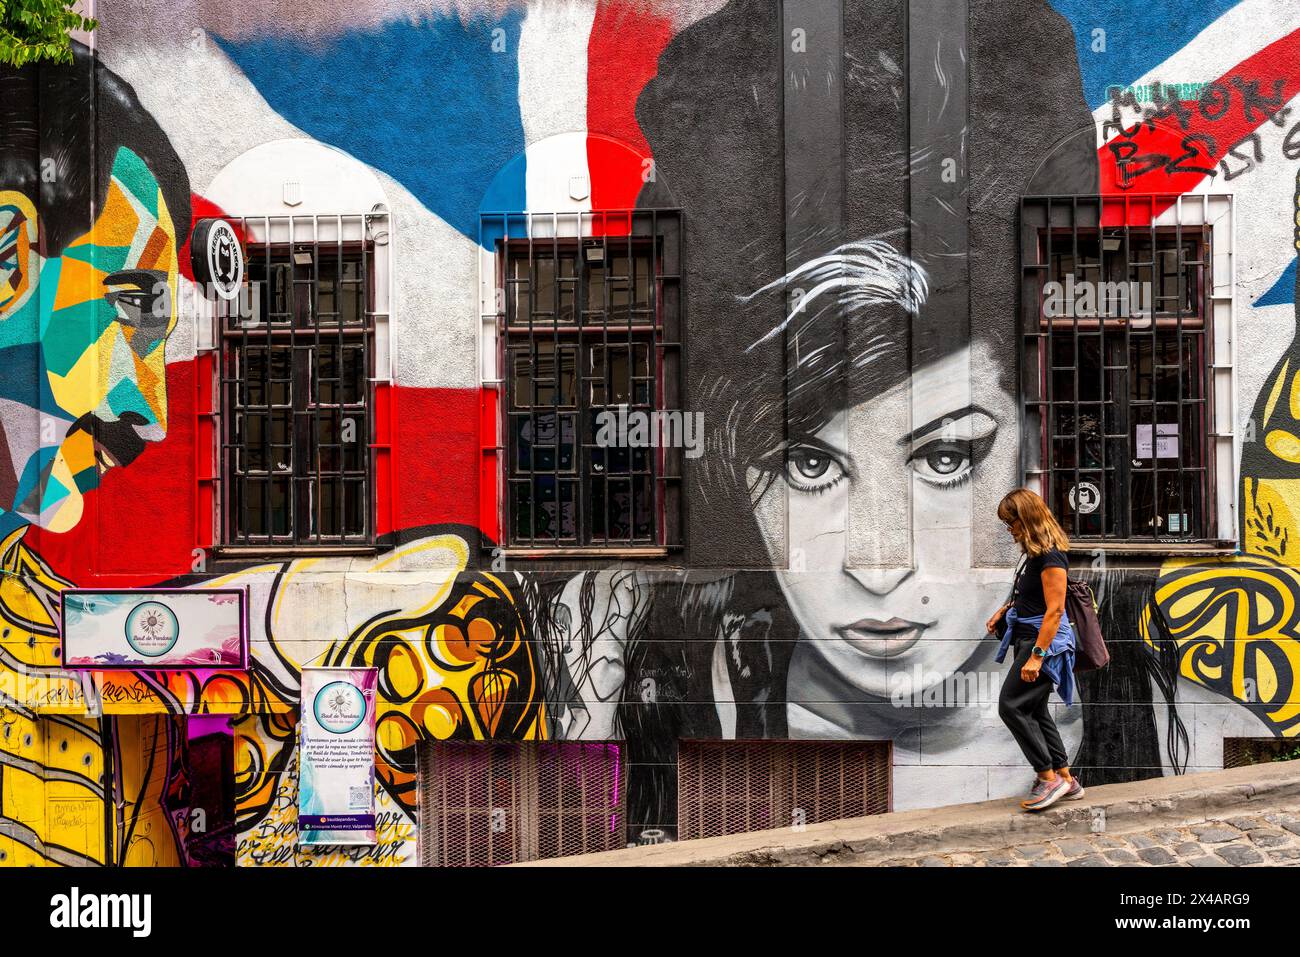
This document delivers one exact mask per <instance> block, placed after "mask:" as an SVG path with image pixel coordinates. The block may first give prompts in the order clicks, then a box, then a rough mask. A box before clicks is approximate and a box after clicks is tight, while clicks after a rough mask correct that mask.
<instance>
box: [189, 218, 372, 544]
mask: <svg viewBox="0 0 1300 957" xmlns="http://www.w3.org/2000/svg"><path fill="white" fill-rule="evenodd" d="M298 218H301V217H269V218H268V217H251V218H248V219H246V220H244V221H242V222H241V226H244V229H243V230H242V232H243V234H244V235H248V232H249V230H248V228H247V225H245V224H247V223H250V222H251V223H257V222H258V221H259V220H261V221H263V222H265V221H266V220H267V219H269V220H270V221H271V222H270V224H269V225H267V226H266V228H265V229H264V232H265V233H266V234H268V235H266V236H265V237H264V241H247V242H246V243H245V251H246V253H245V255H246V263H247V266H246V269H245V284H244V292H243V293H242V296H241V298H243V300H244V301H245V302H251V303H257V304H258V305H257V306H256V308H257V309H258V310H259V311H260V308H261V306H260V294H258V293H257V292H256V291H255V290H254V289H253V283H254V281H255V280H254V278H253V276H254V273H255V267H256V266H257V265H259V257H264V258H261V259H260V264H261V265H262V266H264V268H265V269H266V270H267V271H268V273H269V271H270V270H271V269H273V268H277V267H281V266H290V275H291V278H290V281H289V289H290V290H291V295H290V297H289V298H288V300H287V302H286V310H287V313H288V316H289V319H288V321H287V322H273V321H271V319H270V317H269V316H260V317H259V321H258V322H257V323H255V324H250V323H244V322H241V321H240V319H239V317H238V316H237V315H234V314H232V312H231V310H230V309H229V308H227V309H222V310H219V315H218V317H217V318H216V327H215V338H216V347H217V349H216V351H217V364H216V368H217V382H216V383H215V385H216V392H215V396H214V398H215V400H216V404H217V406H218V409H219V412H218V417H219V418H220V420H221V421H220V423H219V425H218V427H217V429H216V430H215V435H216V438H217V443H218V447H217V450H216V452H217V461H218V464H219V473H218V475H219V482H220V485H221V491H220V494H219V496H218V502H219V506H218V509H217V510H216V511H217V515H216V522H215V530H214V531H215V543H214V546H213V547H214V550H215V551H217V552H218V554H228V555H240V554H254V555H280V554H315V555H319V554H372V553H374V552H376V551H378V549H379V545H378V535H377V533H376V528H377V523H378V510H377V502H378V482H379V470H378V468H377V463H376V451H377V449H378V448H379V446H378V444H377V443H376V428H377V422H376V407H377V389H376V384H377V382H378V378H377V371H378V364H379V361H380V355H379V353H380V343H379V341H378V332H379V329H380V326H381V323H382V321H383V320H384V319H386V314H381V312H380V311H379V310H378V308H377V305H378V300H379V294H380V291H379V290H378V278H379V267H378V260H379V258H380V255H379V249H380V248H381V247H382V246H383V245H385V244H383V243H378V242H376V240H375V238H374V237H372V236H369V235H367V236H364V237H362V238H356V237H350V238H344V232H345V231H351V230H350V229H349V227H348V226H347V224H346V220H350V219H355V220H359V221H362V222H364V223H365V227H366V229H367V231H368V230H369V226H370V223H369V220H370V219H371V218H386V216H382V214H372V215H371V216H368V217H363V216H360V215H347V216H344V215H340V216H319V217H312V218H311V220H312V222H313V230H312V234H311V236H310V237H309V238H300V237H299V236H295V235H292V234H293V233H294V232H295V230H293V229H290V235H289V236H288V237H287V238H286V237H279V236H275V235H273V234H274V233H275V232H276V230H275V226H276V225H277V221H283V220H295V219H298ZM322 220H325V221H328V220H333V221H334V222H335V225H336V227H337V228H336V230H335V236H334V238H332V239H331V238H322V236H321V232H322V229H321V223H320V221H322ZM308 250H310V251H311V252H312V265H311V275H310V276H309V277H307V278H298V277H296V276H293V272H294V271H296V266H297V264H294V263H293V256H294V254H295V253H300V252H305V251H308ZM326 260H330V261H331V262H332V263H333V264H335V265H336V269H337V270H338V272H336V275H335V278H334V279H333V282H332V283H331V285H332V293H331V294H332V295H333V296H334V297H335V302H334V307H335V308H334V310H333V311H332V312H331V314H330V315H331V316H332V317H333V318H332V319H325V320H322V319H321V318H320V312H319V304H320V299H321V295H322V287H321V283H322V277H321V269H322V264H323V263H324V262H325V261H326ZM348 262H355V263H359V265H360V267H361V268H360V270H359V277H358V278H357V279H353V280H345V279H343V278H342V268H343V265H344V264H345V263H348ZM345 283H348V284H359V286H360V289H359V290H358V292H357V296H358V297H359V298H358V300H357V306H358V310H357V317H358V321H356V322H344V321H343V318H342V316H343V310H342V297H343V292H342V290H343V287H344V284H345ZM303 285H309V288H310V296H311V301H310V303H309V304H308V305H307V308H306V315H307V316H309V317H311V321H309V322H306V323H301V324H300V322H299V319H300V317H301V315H302V311H300V310H299V308H298V305H297V303H296V301H295V300H294V298H293V297H294V296H295V295H296V290H297V289H298V287H300V286H303ZM271 295H272V292H271V291H268V293H267V297H268V305H269V304H270V303H269V297H270V296H271ZM235 302H236V303H238V302H240V300H235ZM250 333H251V334H250ZM303 340H305V342H304V341H303ZM284 343H287V344H288V346H289V348H290V349H292V350H293V352H292V354H291V363H290V369H289V378H288V381H289V385H290V399H289V406H288V408H289V410H290V415H291V416H292V417H293V420H294V421H293V425H292V427H291V429H290V436H289V441H290V445H291V446H292V447H293V450H294V451H297V450H298V448H300V447H302V445H303V440H306V442H307V444H308V447H311V446H313V445H314V443H315V441H316V439H315V431H316V430H318V429H319V428H320V423H321V422H325V421H328V420H329V418H330V417H331V416H332V415H333V414H334V410H338V412H339V414H342V413H343V412H344V411H347V410H355V411H356V412H357V413H358V414H357V415H356V418H357V420H358V421H359V429H358V431H359V432H360V435H359V437H358V439H357V445H358V447H359V450H360V456H361V466H360V467H359V468H352V469H349V468H348V467H347V465H346V463H345V461H344V459H343V452H342V446H341V445H340V459H339V466H340V468H339V469H338V470H337V471H336V472H330V473H329V474H330V475H337V476H338V481H340V482H341V483H343V485H344V486H346V484H348V483H349V482H356V483H359V484H360V485H361V492H360V505H361V517H362V520H363V528H362V531H361V532H360V533H356V534H348V533H346V532H339V533H338V534H334V535H326V534H325V533H324V532H323V531H322V530H321V528H320V527H319V526H318V527H317V528H316V529H315V530H314V531H312V530H308V531H306V532H304V533H302V534H300V533H299V532H298V529H297V528H296V527H295V524H296V522H297V521H298V519H299V518H303V515H302V512H303V509H307V508H308V503H311V502H314V501H315V499H314V497H313V495H314V493H315V491H316V490H317V487H318V486H319V484H320V482H321V476H322V475H323V474H325V473H323V472H320V471H317V472H316V473H314V474H313V473H312V472H309V471H302V472H300V470H299V463H298V460H297V458H296V457H295V458H294V460H293V461H291V463H290V468H289V471H288V472H286V473H284V474H286V475H287V477H288V481H289V483H290V496H289V520H288V521H289V530H288V533H287V534H286V535H275V534H274V533H271V534H268V535H265V536H262V535H251V534H248V533H240V532H238V531H237V528H236V523H237V516H236V509H237V508H238V507H239V505H238V504H237V499H236V496H237V486H238V483H239V482H240V481H241V479H243V478H244V477H245V476H247V475H254V476H260V475H265V476H267V477H268V479H269V477H270V476H272V475H274V474H275V472H274V470H266V471H261V470H245V469H243V468H241V467H238V466H239V465H240V458H241V452H243V451H244V444H245V443H246V441H247V436H245V443H240V442H238V441H237V439H236V436H237V432H238V421H237V420H238V418H239V416H240V415H241V414H243V411H244V409H245V408H246V403H241V402H240V399H241V398H242V396H243V394H244V393H245V392H246V389H247V386H246V382H245V380H244V376H243V371H244V370H243V369H242V368H241V367H240V366H239V362H240V360H241V359H242V358H243V357H244V356H245V355H246V354H247V352H248V351H249V350H251V349H257V348H261V349H264V350H270V349H271V348H272V347H273V346H275V345H276V344H284ZM322 347H337V348H338V349H339V350H340V367H339V369H338V370H337V372H338V375H337V377H338V378H339V380H340V381H339V382H337V383H335V387H336V388H338V389H342V388H344V386H343V381H342V380H343V370H342V360H343V355H344V354H345V352H344V350H348V349H355V348H360V349H361V353H362V360H361V361H362V368H361V370H360V383H359V384H360V390H359V392H358V394H357V401H355V402H350V403H346V402H344V403H340V402H332V403H325V402H320V401H317V399H318V396H319V390H320V388H321V385H322V377H321V375H320V365H319V363H318V362H317V361H316V360H315V358H314V356H316V355H319V354H321V352H320V350H321V349H322ZM299 352H302V353H303V355H299V354H298V353H299ZM268 361H269V359H268ZM269 375H270V373H269V369H268V378H266V379H265V380H264V388H265V387H269V385H270V383H271V381H272V380H271V379H270V378H269ZM331 378H333V377H331ZM302 389H305V393H306V394H305V397H304V400H303V401H302V402H299V400H298V398H297V393H298V392H299V390H302ZM266 398H268V399H269V398H270V397H269V396H267V397H266ZM336 398H341V397H339V396H336ZM271 407H272V406H271V404H270V403H269V402H268V403H267V404H266V408H268V409H269V408H271ZM326 413H328V414H326ZM358 475H359V478H358V477H355V476H358ZM345 494H346V493H345ZM316 504H317V506H318V507H319V503H316ZM337 511H338V515H339V516H340V521H343V520H344V518H345V516H347V514H348V509H347V506H346V504H344V503H340V505H339V506H338V509H337ZM305 521H307V523H308V525H309V526H310V524H311V514H310V510H309V509H308V511H307V514H306V516H305Z"/></svg>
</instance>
